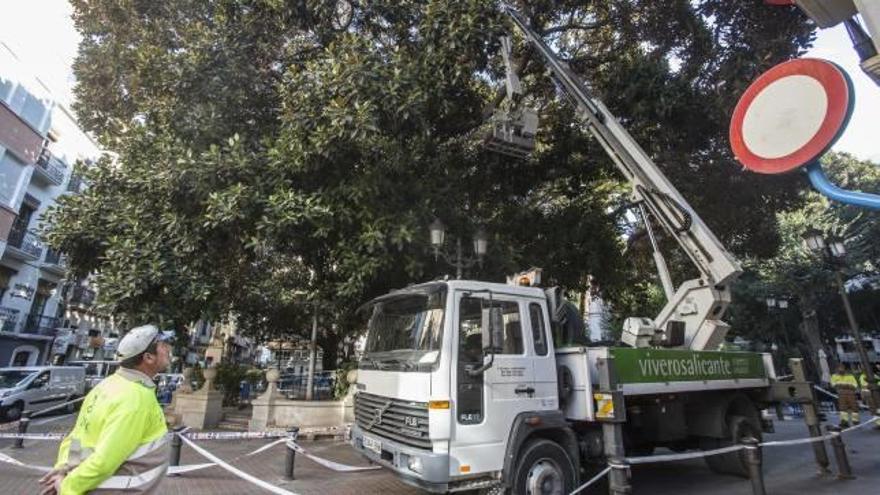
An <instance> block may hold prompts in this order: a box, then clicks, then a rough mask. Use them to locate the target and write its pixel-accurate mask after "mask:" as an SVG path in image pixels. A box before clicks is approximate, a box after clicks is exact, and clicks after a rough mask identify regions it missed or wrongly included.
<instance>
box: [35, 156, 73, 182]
mask: <svg viewBox="0 0 880 495" xmlns="http://www.w3.org/2000/svg"><path fill="white" fill-rule="evenodd" d="M36 166H37V169H38V170H41V171H42V172H43V174H45V175H46V177H48V178H49V180H51V181H52V182H54V183H55V185H61V183H62V182H64V174H65V172H66V171H67V165H65V164H64V162H62V161H61V160H59V159H58V158H55V157H54V156H52V153H50V152H49V150H47V149H46V148H43V152H42V153H40V157H39V158H37V163H36Z"/></svg>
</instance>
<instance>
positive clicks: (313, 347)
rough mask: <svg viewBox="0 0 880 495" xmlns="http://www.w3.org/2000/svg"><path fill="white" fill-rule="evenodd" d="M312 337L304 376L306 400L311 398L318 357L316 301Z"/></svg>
mask: <svg viewBox="0 0 880 495" xmlns="http://www.w3.org/2000/svg"><path fill="white" fill-rule="evenodd" d="M312 310H313V314H312V339H311V340H310V341H309V375H308V376H307V377H306V400H312V389H313V388H314V383H315V360H316V359H317V357H318V350H317V347H318V301H315V302H314V307H313V308H312Z"/></svg>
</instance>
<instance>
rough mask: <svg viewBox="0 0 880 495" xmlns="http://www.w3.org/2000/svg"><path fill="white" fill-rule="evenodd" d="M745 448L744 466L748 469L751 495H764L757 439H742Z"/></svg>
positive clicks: (759, 449)
mask: <svg viewBox="0 0 880 495" xmlns="http://www.w3.org/2000/svg"><path fill="white" fill-rule="evenodd" d="M742 442H743V444H744V445H745V446H746V464H747V465H748V468H749V480H750V481H751V482H752V494H753V495H766V493H767V492H766V490H765V489H764V471H763V469H761V461H762V459H761V448H760V447H759V446H758V439H757V438H754V437H748V438H744V439H743V441H742Z"/></svg>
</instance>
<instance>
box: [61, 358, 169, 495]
mask: <svg viewBox="0 0 880 495" xmlns="http://www.w3.org/2000/svg"><path fill="white" fill-rule="evenodd" d="M166 432H167V428H166V426H165V415H164V413H163V412H162V408H161V407H160V406H159V403H158V401H156V392H155V385H154V384H153V381H152V380H151V379H150V377H148V376H147V375H145V374H143V373H141V372H139V371H137V370H131V369H126V368H120V369H119V370H118V371H117V372H116V373H114V374H113V375H111V376H109V377H107V378H106V379H104V380H103V381H102V382H101V383H99V384H98V385H97V386H96V387H95V388H94V389H92V391H91V392H89V393H88V395H86V398H85V400H84V401H83V404H82V409H81V410H80V413H79V417H78V418H77V420H76V425H75V426H74V427H73V431H71V432H70V434H69V435H67V437H65V439H64V440H63V441H62V442H61V447H60V449H59V451H58V460H57V462H56V463H55V469H63V470H66V471H67V475H66V476H65V478H64V481H62V483H61V493H60V495H80V494H83V493H87V492H88V493H95V494H99V493H100V494H107V493H116V492H121V491H123V490H124V491H125V493H126V494H130V493H155V490H156V487H157V486H158V485H159V482H160V481H161V480H162V478H164V477H165V471H166V470H167V469H168V445H169V442H170V438H169V436H168V435H166Z"/></svg>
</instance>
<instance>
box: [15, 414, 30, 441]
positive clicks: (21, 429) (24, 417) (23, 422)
mask: <svg viewBox="0 0 880 495" xmlns="http://www.w3.org/2000/svg"><path fill="white" fill-rule="evenodd" d="M30 422H31V411H23V412H22V413H21V419H19V420H18V433H19V434H20V435H24V434H25V433H27V430H28V426H29V425H30ZM15 448H17V449H21V448H24V438H16V439H15Z"/></svg>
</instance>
